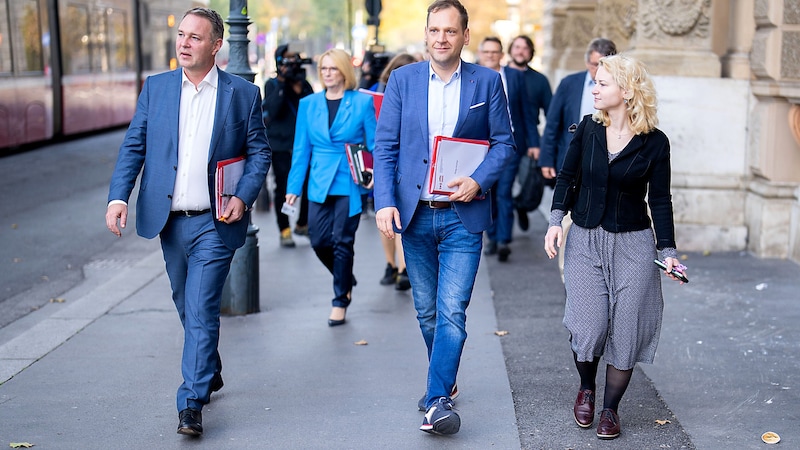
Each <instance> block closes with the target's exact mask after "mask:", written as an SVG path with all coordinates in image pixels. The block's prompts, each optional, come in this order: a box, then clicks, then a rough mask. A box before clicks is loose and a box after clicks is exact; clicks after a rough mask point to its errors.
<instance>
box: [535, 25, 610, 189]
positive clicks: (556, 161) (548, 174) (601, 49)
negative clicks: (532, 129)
mask: <svg viewBox="0 0 800 450" xmlns="http://www.w3.org/2000/svg"><path fill="white" fill-rule="evenodd" d="M616 53H617V47H616V45H614V42H612V41H611V40H609V39H604V38H596V39H594V40H592V42H590V43H589V47H588V48H587V49H586V57H585V63H586V70H585V71H583V72H578V73H574V74H572V75H568V76H566V77H564V79H563V80H561V83H559V84H558V88H556V93H555V94H554V95H553V98H552V100H551V101H550V108H549V109H548V110H547V123H546V124H545V127H544V133H542V147H541V153H540V154H539V166H540V167H541V168H542V175H543V176H544V177H545V178H547V179H554V178H555V177H556V174H557V173H558V172H560V171H561V166H562V165H563V164H564V156H565V155H566V154H567V148H569V143H570V141H571V140H572V133H574V132H575V130H576V129H577V128H578V124H579V123H581V119H582V118H583V116H585V115H587V114H592V113H594V97H593V96H592V89H594V75H595V73H596V72H597V65H598V61H600V58H602V57H604V56H608V55H614V54H616Z"/></svg>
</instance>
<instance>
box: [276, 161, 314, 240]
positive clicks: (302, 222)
mask: <svg viewBox="0 0 800 450" xmlns="http://www.w3.org/2000/svg"><path fill="white" fill-rule="evenodd" d="M291 168H292V153H291V152H273V153H272V174H273V175H274V176H275V213H276V214H275V216H276V217H277V219H278V230H284V229H286V228H289V227H290V226H291V225H290V224H289V216H287V215H286V214H284V213H282V212H281V208H283V203H284V201H285V200H286V183H287V181H288V180H289V170H290V169H291ZM307 191H308V177H306V181H305V183H303V193H302V195H301V196H300V214H299V215H298V216H297V226H298V227H302V226H306V225H308V195H307Z"/></svg>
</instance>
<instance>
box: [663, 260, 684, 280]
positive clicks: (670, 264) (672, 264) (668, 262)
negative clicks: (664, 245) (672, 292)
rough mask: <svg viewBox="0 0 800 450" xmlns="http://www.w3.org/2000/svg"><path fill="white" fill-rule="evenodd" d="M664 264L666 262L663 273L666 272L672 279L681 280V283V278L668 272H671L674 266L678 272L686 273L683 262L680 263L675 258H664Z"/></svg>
mask: <svg viewBox="0 0 800 450" xmlns="http://www.w3.org/2000/svg"><path fill="white" fill-rule="evenodd" d="M664 264H666V265H667V269H666V270H665V271H664V273H665V274H666V275H667V276H668V277H670V278H672V279H673V280H675V281H680V282H681V284H683V281H681V280H680V278H678V277H676V276H675V275H673V274H672V273H670V272H672V269H673V268H674V269H676V270H677V271H678V272H680V273H682V274H684V275H686V266H684V265H683V264H681V262H680V261H678V260H677V259H676V258H664Z"/></svg>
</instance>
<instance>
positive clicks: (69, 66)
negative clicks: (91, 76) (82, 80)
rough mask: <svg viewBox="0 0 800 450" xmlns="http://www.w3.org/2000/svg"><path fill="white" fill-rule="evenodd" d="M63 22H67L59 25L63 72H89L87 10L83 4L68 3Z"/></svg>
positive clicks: (69, 73) (72, 73) (70, 73)
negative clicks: (66, 24)
mask: <svg viewBox="0 0 800 450" xmlns="http://www.w3.org/2000/svg"><path fill="white" fill-rule="evenodd" d="M64 23H68V24H69V26H64V27H61V34H62V36H61V39H62V46H61V52H62V53H61V55H62V61H63V64H64V74H66V75H75V74H81V73H89V72H90V71H91V66H90V65H89V40H90V34H89V11H88V10H87V9H86V7H85V6H78V5H68V6H67V20H66V21H64Z"/></svg>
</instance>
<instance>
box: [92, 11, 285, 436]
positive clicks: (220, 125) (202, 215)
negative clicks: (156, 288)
mask: <svg viewBox="0 0 800 450" xmlns="http://www.w3.org/2000/svg"><path fill="white" fill-rule="evenodd" d="M222 34H223V23H222V18H221V17H220V16H219V14H217V13H216V12H215V11H213V10H210V9H207V8H194V9H191V10H189V11H187V12H186V14H185V15H184V17H183V20H181V23H180V25H179V27H178V36H177V39H176V51H177V56H178V62H179V64H180V66H181V68H179V69H177V70H174V71H172V72H167V73H163V74H159V75H154V76H152V77H149V78H148V79H147V80H146V81H145V83H144V86H143V87H142V93H141V94H140V95H139V102H138V104H137V106H136V114H135V115H134V117H133V120H132V121H131V124H130V126H129V128H128V132H127V133H126V135H125V139H124V141H123V143H122V145H121V147H120V150H119V156H118V159H117V164H116V167H115V168H114V174H113V175H112V178H111V186H110V188H109V194H108V201H109V203H108V209H107V211H106V226H107V227H108V229H109V230H110V231H111V232H112V233H114V234H116V235H117V236H121V235H122V232H121V230H120V228H125V226H126V224H127V220H128V205H127V202H128V199H129V198H130V195H131V192H132V190H133V187H134V184H135V182H136V178H137V176H138V175H139V172H140V171H141V172H142V179H141V182H140V185H139V194H138V201H137V204H136V230H137V232H138V234H139V235H140V236H142V237H145V238H148V239H151V238H154V237H155V236H157V235H159V236H160V237H161V248H162V251H163V253H164V261H165V262H166V268H167V274H168V275H169V280H170V285H171V287H172V300H173V301H174V303H175V307H176V309H177V310H178V315H179V316H180V320H181V324H182V325H183V329H184V344H183V358H182V363H181V372H182V374H183V383H182V384H181V386H180V387H179V388H178V394H177V406H178V411H179V413H178V433H181V434H186V435H190V436H199V435H201V434H202V433H203V425H202V414H201V411H202V408H203V405H205V404H206V403H208V402H209V399H210V396H211V392H213V391H217V390H219V389H221V388H222V385H223V382H222V375H221V371H222V362H221V360H220V357H219V353H218V351H217V344H218V342H219V315H220V302H221V296H222V286H223V284H224V283H225V278H226V277H227V275H228V271H229V270H230V264H231V260H232V259H233V254H234V251H235V250H236V249H237V248H239V247H241V246H242V245H243V244H244V241H245V237H246V234H247V226H248V223H249V222H250V213H249V212H248V210H249V208H250V206H252V204H253V202H254V201H255V199H256V197H257V196H258V192H259V190H260V188H261V185H262V184H263V182H264V177H266V174H267V170H268V169H269V164H270V155H271V152H270V148H269V144H268V142H267V136H266V132H265V130H264V122H263V121H262V118H261V94H260V92H259V89H258V87H257V86H255V85H253V84H252V83H249V82H247V81H245V80H243V79H242V78H239V77H237V76H232V75H228V74H227V73H225V72H223V71H221V70H219V69H217V67H216V65H215V64H214V55H216V53H217V52H218V51H219V49H220V47H221V46H222ZM237 157H243V158H244V161H245V162H244V171H243V174H242V176H241V179H240V180H239V182H238V184H237V186H236V190H235V192H234V193H233V196H231V197H229V201H228V202H227V206H226V207H225V209H224V210H222V211H218V210H217V209H216V190H215V186H214V178H215V177H214V173H215V171H216V167H217V162H219V161H224V160H227V159H231V158H237Z"/></svg>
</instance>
